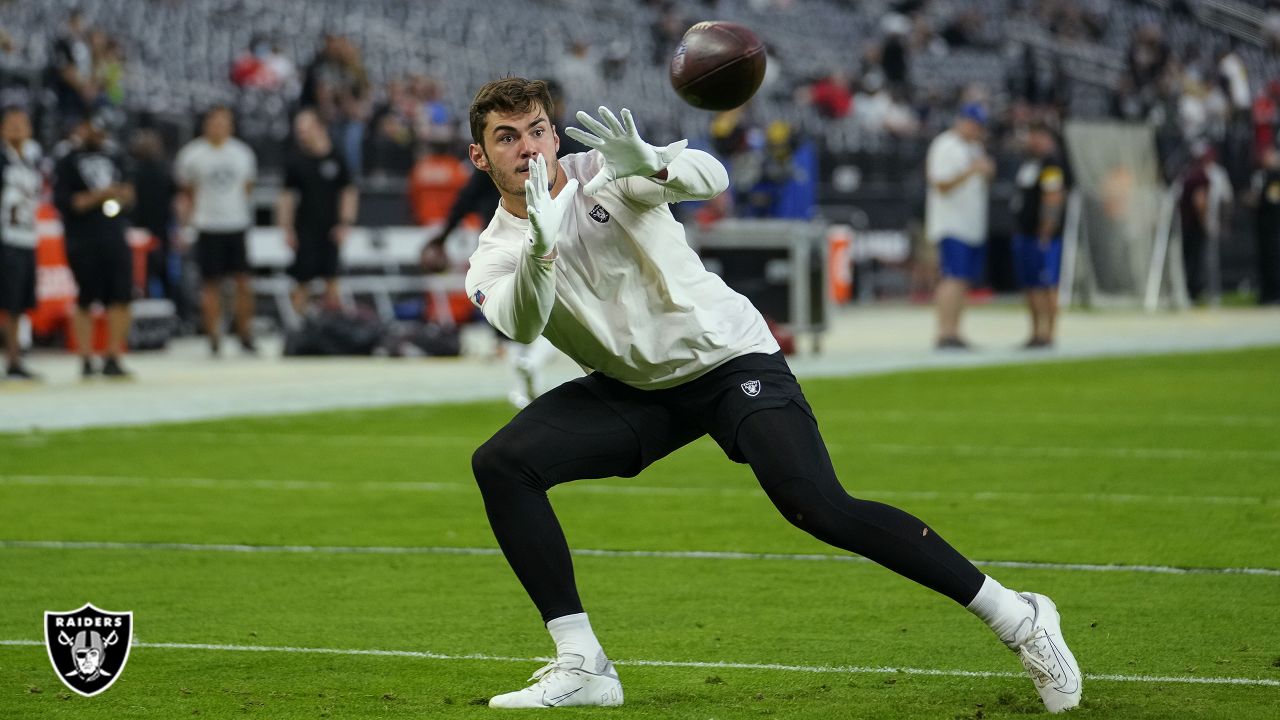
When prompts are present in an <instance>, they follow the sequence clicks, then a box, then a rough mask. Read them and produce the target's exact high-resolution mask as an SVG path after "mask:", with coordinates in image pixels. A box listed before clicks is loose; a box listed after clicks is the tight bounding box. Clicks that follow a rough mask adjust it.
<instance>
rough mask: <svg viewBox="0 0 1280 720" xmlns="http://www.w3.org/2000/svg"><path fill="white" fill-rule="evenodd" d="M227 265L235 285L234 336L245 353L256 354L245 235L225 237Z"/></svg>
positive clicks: (234, 234)
mask: <svg viewBox="0 0 1280 720" xmlns="http://www.w3.org/2000/svg"><path fill="white" fill-rule="evenodd" d="M226 239H227V255H228V257H227V263H228V266H229V267H228V269H229V270H230V272H231V275H232V279H233V280H234V283H235V320H236V335H237V336H238V337H239V338H240V347H241V349H243V350H244V351H245V352H247V353H255V352H257V347H255V346H254V344H253V285H252V284H251V282H250V276H249V251H248V248H247V247H246V243H245V233H243V232H239V233H230V234H228V235H227V238H226Z"/></svg>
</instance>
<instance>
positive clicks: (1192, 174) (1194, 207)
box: [1178, 141, 1232, 302]
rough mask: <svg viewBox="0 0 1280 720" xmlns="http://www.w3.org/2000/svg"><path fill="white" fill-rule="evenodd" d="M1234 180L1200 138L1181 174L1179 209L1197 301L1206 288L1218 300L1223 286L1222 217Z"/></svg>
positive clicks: (1189, 275) (1193, 295)
mask: <svg viewBox="0 0 1280 720" xmlns="http://www.w3.org/2000/svg"><path fill="white" fill-rule="evenodd" d="M1231 198H1232V191H1231V183H1230V181H1229V180H1228V179H1227V177H1226V172H1225V171H1224V170H1223V168H1222V166H1221V165H1218V164H1217V152H1216V151H1215V150H1214V148H1213V145H1211V144H1210V143H1208V142H1205V141H1200V142H1197V143H1196V146H1195V148H1194V149H1193V159H1192V161H1191V163H1190V164H1189V165H1188V167H1187V169H1186V171H1185V172H1184V173H1183V175H1182V194H1181V196H1180V197H1179V199H1178V208H1179V212H1180V214H1181V219H1182V263H1183V268H1184V271H1185V274H1186V280H1187V296H1188V297H1189V298H1191V300H1192V301H1198V300H1199V299H1200V297H1201V295H1202V294H1203V293H1204V292H1205V290H1206V289H1207V290H1209V292H1210V300H1211V301H1212V302H1216V300H1217V297H1218V294H1219V292H1220V291H1221V287H1220V285H1219V282H1220V278H1219V276H1218V262H1219V252H1218V244H1219V242H1220V241H1221V240H1222V239H1223V236H1222V230H1223V226H1224V223H1223V218H1226V217H1230V216H1229V214H1227V212H1226V209H1227V206H1228V205H1229V204H1230V203H1231Z"/></svg>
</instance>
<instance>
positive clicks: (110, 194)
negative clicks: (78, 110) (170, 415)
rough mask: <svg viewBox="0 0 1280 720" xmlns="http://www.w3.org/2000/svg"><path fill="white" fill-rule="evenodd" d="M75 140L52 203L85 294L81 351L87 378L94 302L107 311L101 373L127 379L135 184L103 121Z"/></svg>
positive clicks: (82, 125)
mask: <svg viewBox="0 0 1280 720" xmlns="http://www.w3.org/2000/svg"><path fill="white" fill-rule="evenodd" d="M71 140H72V142H71V146H70V148H69V150H68V151H67V153H66V154H65V155H63V156H62V158H60V159H59V160H58V163H57V165H56V167H55V169H54V185H53V200H54V205H55V206H57V208H58V212H59V213H61V215H62V225H63V230H64V233H65V235H66V241H67V263H68V264H69V265H70V266H71V274H72V276H74V277H75V281H76V285H77V286H79V289H80V292H79V295H78V296H77V298H76V314H75V319H74V326H75V337H76V347H77V349H78V350H79V351H80V357H81V358H82V360H83V374H84V376H85V377H89V376H91V375H93V373H94V366H93V361H92V357H91V356H92V353H93V346H92V343H91V342H90V324H89V308H90V307H91V306H92V305H93V303H94V302H100V303H102V304H103V305H105V306H106V308H107V349H106V361H105V362H104V364H103V366H102V374H103V375H105V376H107V377H126V376H128V375H129V373H128V372H127V371H126V370H125V369H124V368H123V367H122V366H121V365H120V356H121V355H122V354H124V350H125V339H126V337H127V336H128V333H129V323H130V316H129V301H130V299H131V298H132V295H133V283H132V277H131V274H132V269H133V268H132V259H131V257H130V255H129V245H128V244H127V243H126V242H125V229H126V227H127V226H128V218H127V216H126V215H125V213H126V212H127V211H128V210H129V209H130V208H131V207H132V206H133V202H134V190H133V185H132V184H131V183H130V182H128V181H127V180H126V179H125V173H124V166H123V164H122V163H121V160H120V157H119V155H118V154H117V153H116V151H115V148H114V146H112V145H109V144H108V141H107V131H106V128H105V127H104V125H103V123H102V122H101V121H100V120H99V119H97V118H84V119H82V120H80V122H78V123H77V124H76V126H75V130H74V131H73V134H72V138H71Z"/></svg>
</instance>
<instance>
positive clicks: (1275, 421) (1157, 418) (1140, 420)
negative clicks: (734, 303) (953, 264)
mask: <svg viewBox="0 0 1280 720" xmlns="http://www.w3.org/2000/svg"><path fill="white" fill-rule="evenodd" d="M828 417H830V418H843V419H850V420H875V421H879V422H906V423H913V422H919V421H921V420H926V421H942V422H958V423H964V424H968V425H974V424H986V423H990V424H993V425H1003V424H1011V423H1012V424H1023V423H1046V424H1049V425H1061V424H1064V423H1070V424H1074V425H1089V426H1092V427H1109V426H1113V425H1142V426H1150V425H1174V426H1185V427H1263V428H1268V427H1276V426H1278V425H1280V418H1274V417H1267V416H1264V415H1213V414H1207V415H1205V414H1185V413H1150V414H1143V413H1117V414H1112V413H1068V412H1020V411H1010V412H1005V411H992V412H968V411H963V410H859V409H856V408H827V409H824V410H823V411H822V412H821V413H819V418H818V419H819V420H822V419H824V418H828Z"/></svg>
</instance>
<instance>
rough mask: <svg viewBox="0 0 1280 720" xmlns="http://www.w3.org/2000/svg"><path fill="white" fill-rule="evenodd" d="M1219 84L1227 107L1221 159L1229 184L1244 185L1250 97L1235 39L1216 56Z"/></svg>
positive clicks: (1249, 144)
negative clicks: (1228, 108) (1227, 104)
mask: <svg viewBox="0 0 1280 720" xmlns="http://www.w3.org/2000/svg"><path fill="white" fill-rule="evenodd" d="M1218 83H1219V84H1220V85H1221V86H1222V89H1223V92H1224V94H1225V95H1226V97H1227V101H1228V102H1229V103H1230V105H1229V107H1230V115H1229V116H1228V120H1227V132H1226V138H1225V141H1224V142H1223V144H1222V145H1221V148H1220V156H1221V159H1222V164H1223V166H1224V167H1225V168H1226V170H1227V172H1228V174H1229V175H1230V177H1231V180H1232V181H1233V182H1236V183H1238V184H1243V183H1244V182H1245V181H1246V179H1247V178H1248V176H1249V172H1250V170H1251V168H1250V157H1251V153H1250V149H1251V147H1252V134H1253V127H1252V118H1251V111H1252V109H1253V93H1252V91H1251V90H1250V88H1249V73H1248V71H1247V70H1246V69H1245V66H1244V60H1243V59H1241V57H1240V53H1239V51H1238V49H1237V47H1236V41H1235V39H1234V38H1232V39H1231V40H1229V41H1228V42H1227V44H1226V45H1225V46H1223V47H1222V48H1221V49H1220V50H1219V52H1218Z"/></svg>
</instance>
